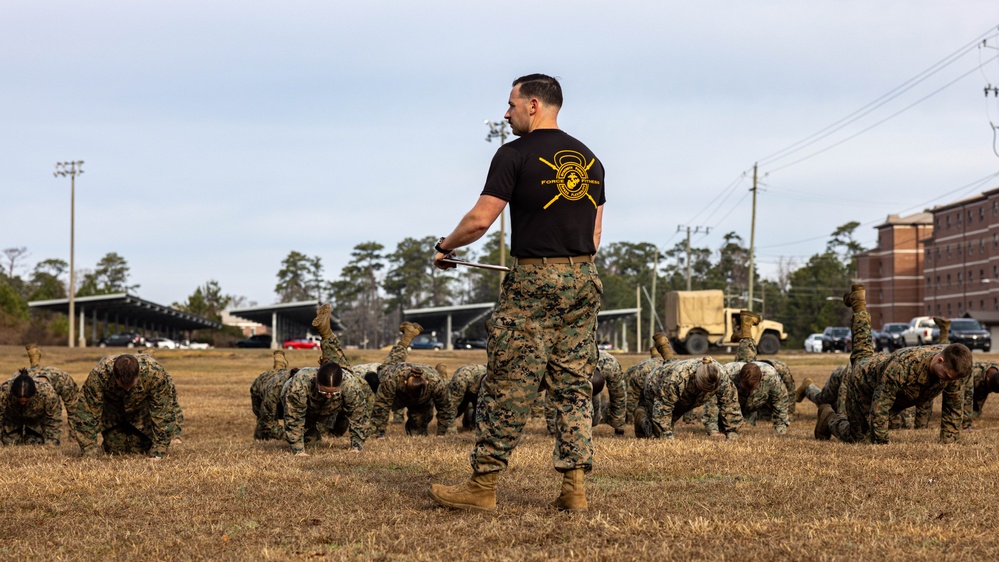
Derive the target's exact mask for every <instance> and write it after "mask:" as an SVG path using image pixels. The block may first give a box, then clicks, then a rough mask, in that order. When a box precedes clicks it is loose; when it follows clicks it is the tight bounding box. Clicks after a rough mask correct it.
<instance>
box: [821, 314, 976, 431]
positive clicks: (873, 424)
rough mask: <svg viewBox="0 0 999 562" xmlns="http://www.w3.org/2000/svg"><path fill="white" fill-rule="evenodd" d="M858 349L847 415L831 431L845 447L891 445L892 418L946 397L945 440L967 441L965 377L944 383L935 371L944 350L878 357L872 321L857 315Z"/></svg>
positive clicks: (912, 349) (832, 422)
mask: <svg viewBox="0 0 999 562" xmlns="http://www.w3.org/2000/svg"><path fill="white" fill-rule="evenodd" d="M851 328H852V333H853V341H854V347H853V352H852V353H851V354H850V376H849V377H848V378H847V379H846V381H844V382H845V383H846V386H847V389H846V392H847V395H846V404H845V406H846V408H845V410H846V412H843V413H836V414H833V415H832V416H831V417H830V419H829V430H830V432H831V433H832V435H835V436H836V437H837V438H838V439H840V440H841V441H845V442H848V443H855V442H867V443H870V442H873V443H887V442H888V426H889V413H891V412H901V411H902V410H904V409H905V408H908V407H910V406H913V405H915V404H921V403H923V402H926V401H929V400H932V399H933V398H934V397H935V396H936V395H937V394H940V393H941V392H942V393H943V396H944V403H943V419H942V420H941V422H940V440H941V441H942V442H944V443H952V442H955V441H957V439H958V438H959V437H960V435H961V415H962V405H963V401H964V384H965V381H964V380H963V379H964V377H967V376H968V374H969V373H961V374H960V375H961V378H958V379H957V380H953V381H942V380H940V379H939V378H937V377H936V376H935V375H934V374H933V373H932V372H931V370H930V366H931V363H932V361H933V358H934V356H935V355H936V354H937V353H939V352H941V351H942V350H943V347H944V346H938V345H935V346H923V347H906V348H902V349H899V350H897V351H895V352H894V353H891V354H882V353H879V354H875V353H874V348H873V346H872V344H871V317H870V315H869V314H868V313H867V312H866V311H863V312H854V313H853V320H852V327H851Z"/></svg>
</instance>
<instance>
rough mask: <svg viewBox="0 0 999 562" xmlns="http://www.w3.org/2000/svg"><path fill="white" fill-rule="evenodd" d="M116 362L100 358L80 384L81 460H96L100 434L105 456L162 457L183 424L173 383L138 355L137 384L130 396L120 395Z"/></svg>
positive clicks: (122, 392)
mask: <svg viewBox="0 0 999 562" xmlns="http://www.w3.org/2000/svg"><path fill="white" fill-rule="evenodd" d="M117 357H118V356H117V355H109V356H107V357H103V358H102V359H101V360H100V361H98V363H97V366H95V367H94V368H93V369H92V370H91V371H90V374H89V375H88V376H87V380H86V382H84V383H83V388H82V390H81V394H80V396H81V400H80V401H79V402H78V403H77V418H78V419H79V424H80V425H79V427H78V428H77V435H76V439H77V442H79V444H80V449H82V450H83V455H84V456H93V455H96V454H97V435H98V434H101V435H102V437H103V448H104V452H106V453H109V454H131V453H148V454H149V456H151V457H162V456H163V455H165V454H166V452H167V449H168V448H169V447H170V441H171V440H172V439H174V438H175V437H178V436H179V435H180V433H181V427H182V426H183V423H184V414H183V412H182V411H181V409H180V405H179V404H178V403H177V389H176V387H175V386H174V384H173V380H172V379H171V378H170V375H169V374H168V373H167V372H166V370H164V369H163V367H162V366H161V365H160V364H159V363H157V362H156V360H154V359H153V358H152V357H150V356H148V355H136V356H135V358H136V360H138V362H139V378H138V381H137V382H136V384H135V387H133V388H132V389H131V390H128V391H126V390H123V389H122V388H121V387H119V386H118V384H117V383H116V382H115V381H114V376H113V375H112V368H113V366H114V361H115V359H116V358H117Z"/></svg>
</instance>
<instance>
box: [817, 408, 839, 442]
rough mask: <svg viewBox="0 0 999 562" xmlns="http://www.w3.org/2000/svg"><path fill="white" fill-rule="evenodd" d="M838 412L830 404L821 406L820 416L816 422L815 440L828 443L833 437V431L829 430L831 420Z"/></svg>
mask: <svg viewBox="0 0 999 562" xmlns="http://www.w3.org/2000/svg"><path fill="white" fill-rule="evenodd" d="M835 413H836V411H835V410H833V407H832V406H830V405H829V404H823V405H821V406H819V416H818V419H816V420H815V438H816V439H818V440H820V441H828V440H829V438H830V437H832V431H831V430H830V429H829V418H831V417H832V415H833V414H835Z"/></svg>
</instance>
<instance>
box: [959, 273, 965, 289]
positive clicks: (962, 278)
mask: <svg viewBox="0 0 999 562" xmlns="http://www.w3.org/2000/svg"><path fill="white" fill-rule="evenodd" d="M962 282H964V274H963V273H961V272H960V271H958V272H957V286H958V287H960V286H961V283H962Z"/></svg>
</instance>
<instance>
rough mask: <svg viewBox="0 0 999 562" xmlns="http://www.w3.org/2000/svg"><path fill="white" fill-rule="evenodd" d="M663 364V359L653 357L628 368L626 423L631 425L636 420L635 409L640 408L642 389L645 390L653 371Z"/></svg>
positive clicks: (626, 373) (626, 374)
mask: <svg viewBox="0 0 999 562" xmlns="http://www.w3.org/2000/svg"><path fill="white" fill-rule="evenodd" d="M662 364H663V360H662V358H660V357H653V358H651V359H646V360H644V361H642V362H640V363H638V364H636V365H632V366H631V367H629V368H628V370H627V372H625V374H624V378H625V379H626V380H627V384H628V393H627V394H628V400H627V410H626V412H625V413H626V417H625V423H631V422H632V421H633V420H634V416H635V408H637V407H638V400H639V398H641V397H642V389H644V388H645V379H647V378H649V375H650V374H652V371H655V370H656V368H657V367H659V366H660V365H662Z"/></svg>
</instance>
